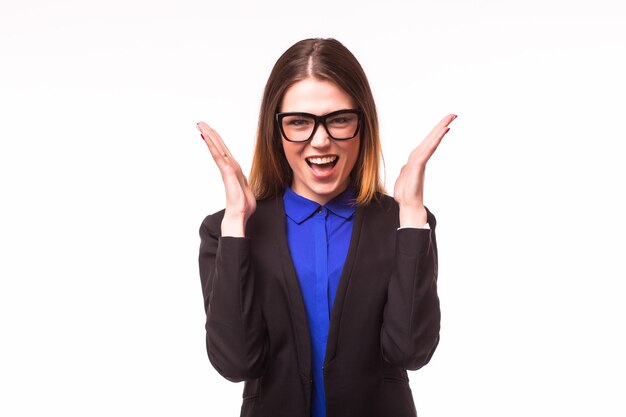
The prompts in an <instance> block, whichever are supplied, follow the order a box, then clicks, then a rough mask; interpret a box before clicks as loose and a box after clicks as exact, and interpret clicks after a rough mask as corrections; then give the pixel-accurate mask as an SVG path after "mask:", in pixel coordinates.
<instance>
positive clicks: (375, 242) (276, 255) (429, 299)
mask: <svg viewBox="0 0 626 417" xmlns="http://www.w3.org/2000/svg"><path fill="white" fill-rule="evenodd" d="M223 214H224V211H223V210H222V211H221V212H218V213H215V214H213V215H210V216H207V217H206V218H205V219H204V221H203V222H202V225H201V227H200V237H201V244H200V256H199V263H200V277H201V282H202V291H203V294H204V307H205V310H206V314H207V320H206V343H207V352H208V356H209V359H210V361H211V363H212V364H213V366H214V367H215V369H216V370H217V371H218V372H219V373H220V374H221V375H222V376H224V377H225V378H227V379H229V380H231V381H246V383H245V386H244V392H243V404H242V408H241V415H242V416H246V417H247V416H251V417H252V416H254V417H260V416H266V417H279V416H284V417H300V416H309V415H310V412H311V411H310V409H311V382H312V381H311V346H310V339H309V330H308V325H307V317H306V312H305V308H304V302H303V299H302V295H301V292H300V286H299V283H298V279H297V276H296V272H295V269H294V266H293V262H292V260H291V257H290V253H289V247H288V245H287V238H286V233H285V212H284V208H283V200H282V197H278V198H273V199H268V200H263V201H259V202H258V204H257V209H256V211H255V213H254V214H253V215H252V217H251V218H250V219H249V221H248V223H247V226H246V236H247V237H246V238H234V237H220V228H221V221H222V217H223ZM355 216H356V217H355V222H354V226H353V232H352V237H351V240H350V248H349V250H348V255H347V258H346V262H345V265H344V267H343V272H342V274H341V278H340V282H339V287H338V288H337V295H336V298H335V301H334V305H333V308H332V313H331V318H330V327H329V334H328V343H327V348H326V357H325V362H324V386H325V391H326V407H327V416H328V417H350V416H354V417H368V416H371V417H405V416H415V415H416V412H415V406H414V403H413V398H412V394H411V390H410V388H409V381H408V378H407V373H406V370H407V369H411V370H415V369H418V368H420V367H422V366H424V365H425V364H426V363H428V361H429V360H430V358H431V356H432V354H433V352H434V350H435V348H436V346H437V343H438V341H439V323H440V310H439V299H438V296H437V246H436V241H435V226H436V221H435V217H434V216H433V215H432V214H431V213H430V212H428V223H429V225H430V228H431V229H430V230H426V229H400V230H397V228H398V225H399V224H398V223H399V220H398V205H397V204H396V202H395V201H394V200H393V199H392V198H391V197H389V196H382V198H381V200H380V201H379V202H377V203H372V204H370V205H368V206H365V207H359V208H357V210H356V214H355Z"/></svg>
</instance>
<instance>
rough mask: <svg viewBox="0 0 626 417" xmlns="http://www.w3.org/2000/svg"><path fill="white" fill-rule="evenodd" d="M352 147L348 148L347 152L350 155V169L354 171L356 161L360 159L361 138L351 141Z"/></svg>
mask: <svg viewBox="0 0 626 417" xmlns="http://www.w3.org/2000/svg"><path fill="white" fill-rule="evenodd" d="M349 145H350V147H349V148H347V149H346V153H347V155H348V158H347V159H348V161H349V163H350V167H349V168H350V169H349V171H352V170H353V169H354V166H355V165H356V161H358V159H359V151H360V150H361V141H360V140H355V141H354V142H351V143H350V144H349Z"/></svg>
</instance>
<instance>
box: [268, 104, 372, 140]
mask: <svg viewBox="0 0 626 417" xmlns="http://www.w3.org/2000/svg"><path fill="white" fill-rule="evenodd" d="M362 119H363V112H362V111H361V110H357V109H345V110H337V111H334V112H332V113H328V114H324V115H322V116H316V115H314V114H311V113H302V112H287V113H276V122H277V123H278V127H279V128H280V133H282V135H283V137H284V138H285V139H286V140H288V141H289V142H306V141H308V140H310V139H311V138H312V137H313V135H315V132H316V131H317V128H318V127H319V125H320V124H323V125H324V128H325V129H326V132H327V133H328V136H329V137H330V138H331V139H334V140H348V139H352V138H354V137H356V135H357V134H358V133H359V127H360V126H361V121H362Z"/></svg>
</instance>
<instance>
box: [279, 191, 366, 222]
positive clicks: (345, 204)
mask: <svg viewBox="0 0 626 417" xmlns="http://www.w3.org/2000/svg"><path fill="white" fill-rule="evenodd" d="M355 196H356V194H355V191H354V188H352V187H348V188H347V189H346V190H345V191H344V192H342V193H341V194H339V195H338V196H337V197H335V198H333V199H332V200H331V201H329V202H328V203H326V205H325V207H326V208H327V209H328V210H330V211H332V212H333V213H334V214H336V215H337V216H340V217H343V218H344V219H349V218H350V217H351V216H352V215H354V212H355V211H356V207H355V205H354V202H355ZM283 201H284V202H285V214H286V215H287V216H288V217H289V218H290V219H291V220H293V221H294V222H296V223H298V224H300V223H302V222H303V221H305V220H306V219H308V218H309V217H311V216H312V215H313V214H314V213H315V212H316V211H317V209H319V208H320V207H321V206H320V204H318V203H316V202H315V201H311V200H309V199H308V198H305V197H302V196H301V195H298V194H296V193H295V192H294V191H293V190H292V189H291V187H287V188H286V189H285V194H284V195H283Z"/></svg>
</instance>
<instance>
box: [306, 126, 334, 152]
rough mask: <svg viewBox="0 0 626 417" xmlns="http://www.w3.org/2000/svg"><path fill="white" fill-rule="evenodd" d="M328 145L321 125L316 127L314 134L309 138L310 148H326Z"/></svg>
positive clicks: (326, 134)
mask: <svg viewBox="0 0 626 417" xmlns="http://www.w3.org/2000/svg"><path fill="white" fill-rule="evenodd" d="M329 145H330V137H329V136H328V132H327V131H326V127H325V126H324V124H323V123H320V124H319V126H317V130H316V131H315V134H314V135H313V137H312V138H311V146H312V147H314V148H326V147H328V146H329Z"/></svg>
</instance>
